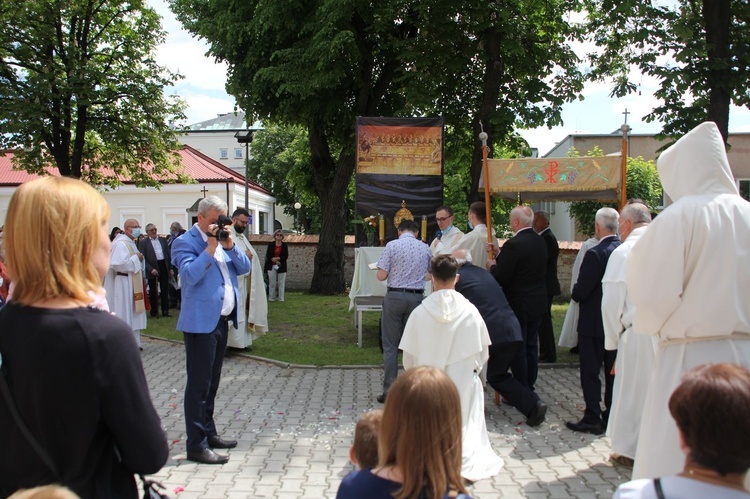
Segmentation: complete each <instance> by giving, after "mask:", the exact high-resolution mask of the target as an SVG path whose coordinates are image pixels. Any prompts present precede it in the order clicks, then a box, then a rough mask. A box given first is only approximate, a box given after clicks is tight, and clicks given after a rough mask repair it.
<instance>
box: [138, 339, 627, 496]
mask: <svg viewBox="0 0 750 499" xmlns="http://www.w3.org/2000/svg"><path fill="white" fill-rule="evenodd" d="M143 363H144V368H145V370H146V376H147V378H148V381H149V386H150V388H151V395H152V398H153V401H154V405H155V406H156V410H157V411H158V412H159V415H160V416H161V418H162V424H163V426H164V428H165V430H166V431H167V434H168V438H169V442H170V449H171V452H170V459H169V461H167V463H166V465H165V466H164V468H163V469H162V470H161V471H160V472H159V473H158V474H157V475H154V477H155V478H156V479H158V480H159V481H161V482H162V483H163V484H164V485H165V486H166V488H167V492H168V494H169V495H170V496H171V497H173V498H174V497H177V498H180V499H188V498H207V499H210V498H261V497H263V498H267V497H273V498H283V499H297V498H323V497H335V495H336V490H337V489H338V486H339V483H340V482H341V479H342V478H343V477H344V476H346V474H347V473H349V472H350V471H352V469H353V468H352V465H351V464H350V463H349V447H350V446H351V443H352V439H353V434H354V426H355V424H356V422H357V419H358V418H359V417H360V416H361V415H362V414H364V413H365V412H367V411H368V410H370V409H373V408H382V405H381V404H378V403H377V402H376V401H375V396H376V395H377V394H378V393H380V390H381V388H382V378H381V376H382V369H379V368H372V367H360V368H321V369H315V368H304V367H294V366H293V367H286V366H282V365H276V364H273V363H269V362H263V361H259V360H256V359H252V358H248V357H245V356H240V355H230V356H228V357H227V358H226V359H225V362H224V370H223V377H222V381H221V386H220V388H219V393H218V396H217V399H216V418H215V419H216V424H217V427H218V428H219V431H220V433H221V434H222V436H225V437H228V438H235V439H237V440H238V441H239V445H238V446H237V448H235V449H232V450H230V451H228V453H229V455H230V460H229V463H227V464H225V465H222V466H209V465H199V464H196V463H193V462H190V461H187V460H186V459H185V422H184V418H183V393H184V389H185V353H184V347H183V345H182V344H181V343H172V342H168V341H161V340H157V339H144V351H143ZM537 390H538V393H539V395H540V396H541V397H542V399H543V400H544V401H545V402H546V403H547V405H548V406H549V410H548V412H547V421H546V422H545V423H544V424H542V425H541V426H540V427H539V428H536V429H535V428H529V427H528V426H526V425H525V424H524V423H523V421H524V418H523V416H522V415H521V414H520V413H519V412H518V411H516V410H515V409H514V408H513V407H510V406H507V405H503V404H501V405H499V406H496V405H495V404H494V400H493V396H492V395H491V394H490V393H489V391H488V392H487V396H486V400H485V413H486V418H487V429H488V430H489V433H490V440H491V442H492V444H493V447H494V448H495V450H496V451H497V452H498V454H500V455H501V456H502V457H503V459H504V460H505V467H504V468H503V470H502V471H501V472H500V474H498V475H497V476H495V477H493V478H492V479H488V480H481V481H479V482H476V483H475V484H474V485H473V487H471V489H470V493H471V495H472V496H473V497H475V498H477V499H486V498H497V497H503V498H520V497H530V498H580V499H586V498H597V497H611V496H612V494H613V493H614V490H615V488H616V487H617V486H618V485H619V484H620V483H622V482H625V481H627V480H629V479H630V470H629V469H627V468H621V467H615V466H613V465H612V464H610V463H609V462H608V460H607V459H608V457H609V453H610V447H609V439H608V438H607V437H604V436H602V437H596V436H593V435H581V434H577V433H574V432H572V431H569V430H567V429H566V428H565V421H567V420H573V419H579V418H580V416H581V415H582V404H583V400H582V396H581V394H580V388H579V380H578V370H577V368H570V367H561V368H548V369H541V370H540V372H539V380H538V382H537ZM221 452H225V451H221Z"/></svg>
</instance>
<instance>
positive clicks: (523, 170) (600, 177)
mask: <svg viewBox="0 0 750 499" xmlns="http://www.w3.org/2000/svg"><path fill="white" fill-rule="evenodd" d="M488 165H489V179H490V182H489V185H490V194H492V195H493V196H497V197H502V198H506V199H511V200H517V199H518V196H519V195H520V196H521V200H522V201H523V202H527V201H540V200H545V201H581V200H591V201H602V202H609V201H613V200H617V199H618V196H619V193H620V168H621V167H620V157H619V156H597V157H578V158H522V159H490V160H488ZM479 190H480V191H481V192H484V175H483V176H482V178H481V179H480V180H479Z"/></svg>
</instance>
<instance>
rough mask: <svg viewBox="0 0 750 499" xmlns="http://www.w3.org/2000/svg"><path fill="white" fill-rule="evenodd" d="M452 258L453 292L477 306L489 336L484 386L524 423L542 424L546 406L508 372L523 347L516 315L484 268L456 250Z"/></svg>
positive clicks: (464, 253) (465, 253) (530, 424)
mask: <svg viewBox="0 0 750 499" xmlns="http://www.w3.org/2000/svg"><path fill="white" fill-rule="evenodd" d="M453 256H454V257H455V259H456V262H458V265H459V269H458V276H459V277H458V280H457V281H456V291H458V292H459V293H461V294H462V295H463V296H464V297H465V298H466V299H467V300H469V301H470V302H471V303H472V304H473V305H474V306H475V307H477V310H479V314H480V315H481V316H482V319H484V323H485V325H486V326H487V330H488V331H489V333H490V340H491V341H492V345H490V358H489V360H488V361H487V383H489V384H490V386H491V387H492V388H494V389H495V391H496V392H497V393H499V394H500V395H502V396H503V398H504V399H505V400H507V401H508V402H509V403H510V404H511V405H512V406H513V407H515V408H516V409H518V410H519V411H521V413H522V414H523V415H524V416H526V424H528V425H529V426H539V425H540V424H542V423H543V422H544V417H545V415H546V414H547V406H546V405H545V404H544V402H542V401H541V400H540V399H539V397H538V396H537V394H536V393H534V392H532V391H531V390H529V389H528V388H527V387H526V386H525V385H523V384H522V383H520V382H519V381H518V380H517V379H516V378H514V377H513V375H512V374H511V373H510V372H508V371H509V370H510V365H511V363H512V362H513V359H514V358H515V356H516V354H517V353H518V351H519V350H520V349H521V347H522V346H523V335H522V334H521V325H520V324H519V323H518V319H517V318H516V315H515V314H514V313H513V310H512V309H511V308H510V305H508V300H506V299H505V294H503V290H502V288H501V287H500V285H499V284H498V283H497V281H496V280H495V279H494V278H493V277H492V276H491V275H490V273H489V272H487V271H486V270H485V269H482V268H479V267H477V266H475V265H473V264H472V263H471V253H469V252H468V251H467V250H463V249H460V250H456V251H454V252H453Z"/></svg>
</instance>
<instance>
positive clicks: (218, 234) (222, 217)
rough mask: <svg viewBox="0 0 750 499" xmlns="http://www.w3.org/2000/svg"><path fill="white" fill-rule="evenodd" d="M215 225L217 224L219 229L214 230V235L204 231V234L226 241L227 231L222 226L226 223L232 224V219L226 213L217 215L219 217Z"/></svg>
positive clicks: (227, 237)
mask: <svg viewBox="0 0 750 499" xmlns="http://www.w3.org/2000/svg"><path fill="white" fill-rule="evenodd" d="M216 225H218V226H219V229H218V230H217V231H216V235H213V234H211V233H209V232H206V235H207V236H209V237H215V238H216V239H218V240H219V241H226V240H227V239H229V231H228V230H227V229H225V228H224V227H226V226H227V225H232V219H231V218H229V217H228V216H226V215H219V219H218V220H217V221H216Z"/></svg>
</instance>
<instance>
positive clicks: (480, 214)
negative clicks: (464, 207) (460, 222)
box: [469, 201, 487, 224]
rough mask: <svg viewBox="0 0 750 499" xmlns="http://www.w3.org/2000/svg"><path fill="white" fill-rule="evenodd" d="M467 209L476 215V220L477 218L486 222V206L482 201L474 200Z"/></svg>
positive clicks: (481, 221)
mask: <svg viewBox="0 0 750 499" xmlns="http://www.w3.org/2000/svg"><path fill="white" fill-rule="evenodd" d="M469 211H470V212H471V213H473V214H474V216H475V217H477V220H479V222H480V223H483V224H486V223H487V206H486V205H485V204H484V202H483V201H474V202H473V203H471V206H469Z"/></svg>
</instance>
